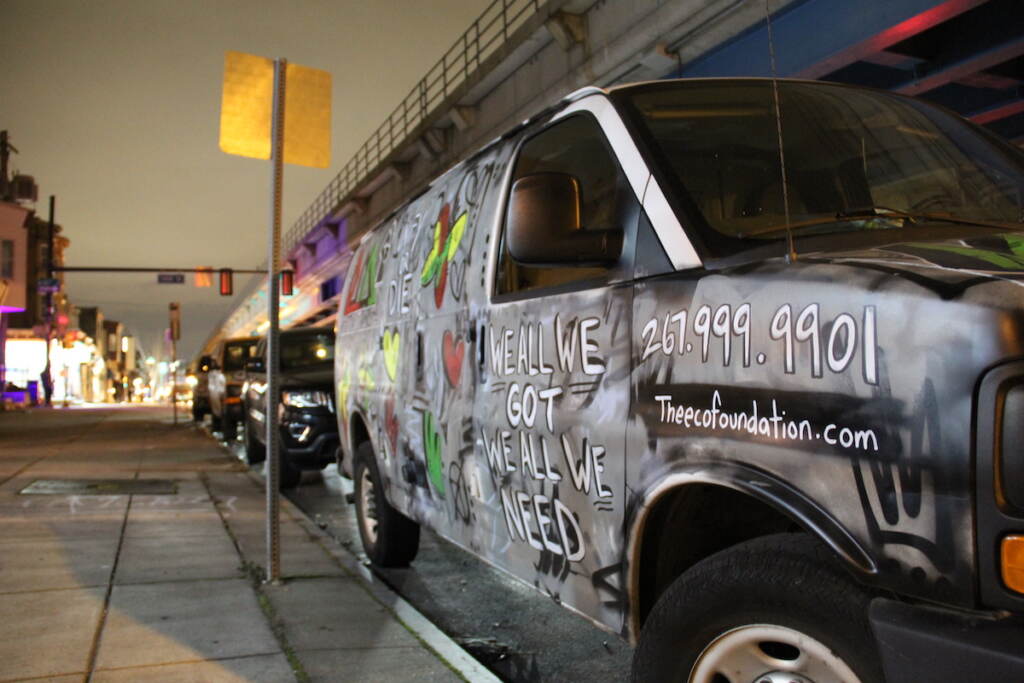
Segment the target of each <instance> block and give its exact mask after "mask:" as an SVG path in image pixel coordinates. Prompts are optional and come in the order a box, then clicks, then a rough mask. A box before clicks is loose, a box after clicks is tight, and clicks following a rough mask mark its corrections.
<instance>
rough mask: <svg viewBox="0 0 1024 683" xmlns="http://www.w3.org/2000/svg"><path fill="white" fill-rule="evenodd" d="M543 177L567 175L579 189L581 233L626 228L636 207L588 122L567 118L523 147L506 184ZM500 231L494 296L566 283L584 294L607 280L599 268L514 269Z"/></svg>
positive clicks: (607, 150)
mask: <svg viewBox="0 0 1024 683" xmlns="http://www.w3.org/2000/svg"><path fill="white" fill-rule="evenodd" d="M548 172H555V173H565V174H568V175H571V176H573V177H574V178H575V179H576V181H577V183H578V184H579V188H580V202H581V207H580V226H581V229H582V230H606V229H608V228H611V227H613V226H615V225H618V226H620V227H623V228H625V227H626V225H625V223H626V219H627V217H628V216H629V215H630V214H631V213H632V212H633V211H635V208H636V205H637V200H636V196H635V195H634V194H633V190H632V188H631V187H630V186H629V182H628V181H627V180H626V176H625V174H624V173H623V172H622V169H620V168H619V164H618V162H617V161H616V160H615V157H614V156H613V155H612V152H611V149H610V148H609V146H608V143H607V142H606V141H605V138H604V134H603V133H602V132H601V129H600V127H599V126H598V125H597V122H596V121H595V120H594V119H593V118H591V117H590V116H587V115H576V116H571V117H569V118H567V119H565V120H563V121H561V122H559V123H556V124H555V125H553V126H551V127H550V128H547V129H545V130H543V131H541V132H540V133H539V134H537V135H535V136H534V137H532V138H530V139H529V140H527V141H526V142H525V143H523V146H522V147H521V148H520V150H519V157H518V158H517V159H516V162H515V167H514V169H513V172H512V183H515V181H516V180H518V179H520V178H522V177H523V176H527V175H531V174H533V173H548ZM634 215H635V214H634ZM506 227H507V226H503V227H502V244H501V252H500V255H499V257H498V268H497V283H496V287H495V293H496V294H510V293H514V292H523V291H526V290H532V289H540V288H549V287H558V286H561V285H569V284H570V283H578V287H573V288H585V287H587V286H599V285H601V284H603V283H604V282H605V281H606V280H607V276H608V272H609V269H608V268H603V267H591V268H574V267H568V266H557V267H537V266H524V265H521V264H518V263H516V262H515V261H513V260H512V257H511V256H510V255H509V253H508V246H507V244H506V241H505V238H504V230H505V229H506Z"/></svg>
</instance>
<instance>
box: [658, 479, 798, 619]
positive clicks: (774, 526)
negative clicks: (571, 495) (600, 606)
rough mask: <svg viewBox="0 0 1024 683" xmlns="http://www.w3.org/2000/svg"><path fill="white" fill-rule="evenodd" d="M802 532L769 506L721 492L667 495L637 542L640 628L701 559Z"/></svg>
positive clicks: (686, 489)
mask: <svg viewBox="0 0 1024 683" xmlns="http://www.w3.org/2000/svg"><path fill="white" fill-rule="evenodd" d="M802 530H803V529H802V528H801V527H800V526H799V525H797V524H796V523H795V522H794V521H793V520H792V519H790V518H789V517H787V516H785V515H784V514H782V513H780V512H779V511H778V510H776V509H775V508H773V507H771V506H770V505H768V504H766V503H762V502H761V501H759V500H757V499H756V498H752V497H751V496H749V495H747V494H745V493H742V492H740V491H736V490H734V489H730V488H726V487H724V486H715V485H709V484H692V485H688V486H682V487H680V488H678V489H676V490H675V491H672V492H669V493H667V494H666V495H664V496H662V497H661V498H660V499H659V500H658V501H657V502H656V503H655V506H654V509H653V510H651V512H650V513H649V516H648V518H647V522H646V523H645V524H644V531H643V537H642V538H641V539H640V572H639V578H640V582H639V590H640V592H639V596H638V598H639V603H638V606H639V615H640V623H641V624H643V622H644V621H645V620H646V619H647V615H648V614H649V613H650V611H651V608H652V607H654V603H655V602H657V601H658V598H659V597H660V596H661V594H662V592H664V590H665V589H666V588H668V587H669V585H671V584H672V582H673V581H674V580H675V579H676V578H677V577H678V576H680V575H681V574H682V573H683V572H685V571H686V570H687V569H689V568H690V567H692V566H693V565H695V564H696V563H698V562H700V561H701V560H703V559H704V558H705V557H709V556H710V555H713V554H715V553H717V552H719V551H721V550H725V549H726V548H729V547H731V546H734V545H736V544H738V543H742V542H744V541H749V540H751V539H753V538H758V537H761V536H767V535H769V534H776V533H782V532H789V531H802Z"/></svg>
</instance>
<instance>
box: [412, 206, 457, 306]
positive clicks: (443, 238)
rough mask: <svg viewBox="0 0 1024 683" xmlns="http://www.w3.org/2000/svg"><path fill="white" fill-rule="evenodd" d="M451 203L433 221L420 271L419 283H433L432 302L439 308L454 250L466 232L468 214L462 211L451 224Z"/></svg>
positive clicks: (424, 285)
mask: <svg viewBox="0 0 1024 683" xmlns="http://www.w3.org/2000/svg"><path fill="white" fill-rule="evenodd" d="M451 214H452V210H451V205H450V204H445V205H444V206H442V207H441V211H440V213H439V214H438V216H437V222H436V223H434V242H433V245H432V247H431V249H430V253H429V254H427V260H426V262H425V263H424V264H423V271H422V272H421V273H420V285H421V286H423V287H426V286H427V285H430V284H431V283H433V285H434V304H435V305H436V306H437V308H441V302H442V301H444V289H445V286H446V285H447V284H448V267H449V264H450V263H451V261H452V259H453V258H455V252H456V251H457V250H458V248H459V244H460V243H461V242H462V236H463V235H464V234H465V233H466V223H467V220H468V216H467V214H466V212H463V213H462V215H460V216H459V217H458V218H457V219H455V223H454V225H452V224H451Z"/></svg>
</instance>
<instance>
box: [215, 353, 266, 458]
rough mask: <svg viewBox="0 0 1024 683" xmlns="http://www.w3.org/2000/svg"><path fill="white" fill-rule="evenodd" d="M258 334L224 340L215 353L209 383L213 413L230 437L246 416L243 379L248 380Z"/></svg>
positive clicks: (220, 427)
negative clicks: (246, 374) (249, 365)
mask: <svg viewBox="0 0 1024 683" xmlns="http://www.w3.org/2000/svg"><path fill="white" fill-rule="evenodd" d="M258 341H259V338H258V337H239V338H235V339H227V340H224V341H222V342H220V343H219V344H218V345H217V347H216V349H215V351H214V353H213V357H212V361H213V363H212V365H211V366H210V371H209V373H208V378H207V385H208V387H209V393H210V413H211V414H212V415H213V429H214V430H219V431H220V432H221V433H222V434H223V435H224V438H225V439H226V440H227V441H232V440H234V439H235V437H236V435H237V431H238V423H239V422H240V421H241V420H242V419H243V418H244V413H243V411H242V382H243V381H245V363H246V361H248V360H249V359H250V358H253V357H254V355H255V353H256V343H257V342H258Z"/></svg>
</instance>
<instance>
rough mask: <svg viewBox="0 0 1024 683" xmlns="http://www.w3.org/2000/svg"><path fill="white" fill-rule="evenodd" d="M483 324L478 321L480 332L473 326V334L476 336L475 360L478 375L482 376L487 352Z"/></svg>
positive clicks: (485, 367)
mask: <svg viewBox="0 0 1024 683" xmlns="http://www.w3.org/2000/svg"><path fill="white" fill-rule="evenodd" d="M484 332H485V330H484V324H483V323H480V332H479V334H478V333H477V332H476V328H475V327H474V328H473V336H474V337H476V357H477V362H478V363H479V364H480V375H481V376H483V374H484V370H486V369H487V361H486V353H487V342H486V341H484Z"/></svg>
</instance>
